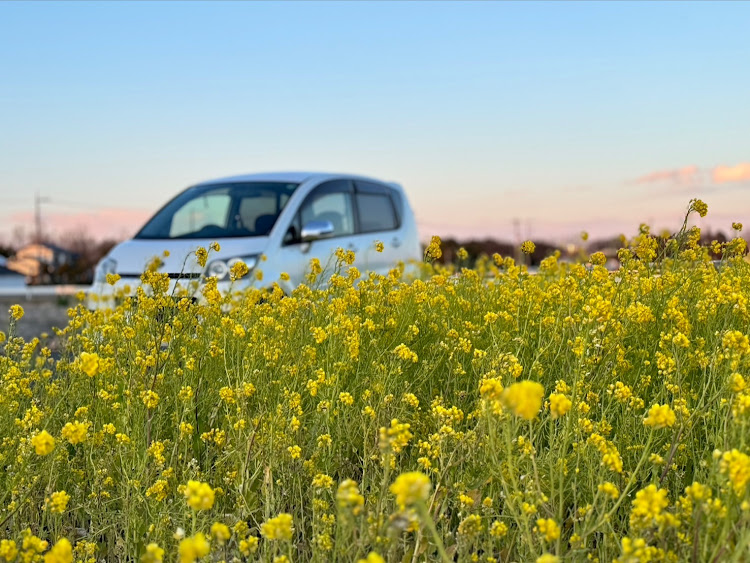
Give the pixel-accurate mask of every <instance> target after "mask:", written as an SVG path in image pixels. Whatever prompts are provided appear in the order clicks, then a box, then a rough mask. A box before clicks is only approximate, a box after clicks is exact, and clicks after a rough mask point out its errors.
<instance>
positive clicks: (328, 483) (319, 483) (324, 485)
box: [312, 473, 333, 490]
mask: <svg viewBox="0 0 750 563" xmlns="http://www.w3.org/2000/svg"><path fill="white" fill-rule="evenodd" d="M312 486H313V488H314V489H328V490H331V489H332V488H333V479H332V478H331V477H330V476H329V475H326V474H325V473H318V474H317V475H315V477H313V480H312Z"/></svg>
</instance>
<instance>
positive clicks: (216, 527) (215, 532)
mask: <svg viewBox="0 0 750 563" xmlns="http://www.w3.org/2000/svg"><path fill="white" fill-rule="evenodd" d="M231 535H232V532H230V531H229V526H227V525H226V524H222V523H221V522H214V523H213V524H211V536H213V538H214V539H216V541H218V542H219V543H224V542H225V541H227V540H228V539H229V538H230V537H231Z"/></svg>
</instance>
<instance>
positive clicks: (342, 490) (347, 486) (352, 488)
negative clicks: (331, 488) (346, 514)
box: [336, 479, 365, 516]
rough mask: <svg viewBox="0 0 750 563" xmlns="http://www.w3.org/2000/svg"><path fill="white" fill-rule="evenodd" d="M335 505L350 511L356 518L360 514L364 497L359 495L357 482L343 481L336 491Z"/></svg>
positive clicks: (351, 480)
mask: <svg viewBox="0 0 750 563" xmlns="http://www.w3.org/2000/svg"><path fill="white" fill-rule="evenodd" d="M336 503H337V504H338V506H339V508H341V509H345V510H351V511H352V513H353V514H354V515H355V516H357V515H359V514H360V513H361V512H362V507H363V506H364V504H365V497H363V496H362V495H361V494H359V487H358V486H357V482H356V481H354V480H353V479H344V480H343V481H341V483H340V484H339V487H338V489H336Z"/></svg>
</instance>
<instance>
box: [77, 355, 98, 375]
mask: <svg viewBox="0 0 750 563" xmlns="http://www.w3.org/2000/svg"><path fill="white" fill-rule="evenodd" d="M99 369H100V365H99V356H98V355H97V354H89V353H88V352H81V370H82V371H83V373H85V374H86V375H88V376H89V377H94V376H95V375H96V374H97V373H99Z"/></svg>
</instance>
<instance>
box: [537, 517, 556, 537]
mask: <svg viewBox="0 0 750 563" xmlns="http://www.w3.org/2000/svg"><path fill="white" fill-rule="evenodd" d="M535 531H536V532H537V533H538V534H539V535H540V536H542V538H544V540H545V541H548V542H552V541H555V540H556V539H557V538H559V537H560V526H558V525H557V522H555V521H554V520H552V519H551V518H540V519H539V520H537V521H536V528H535Z"/></svg>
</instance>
